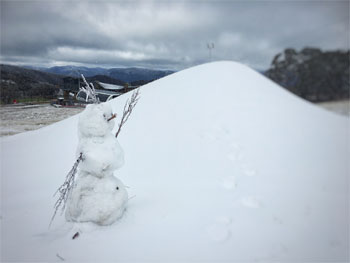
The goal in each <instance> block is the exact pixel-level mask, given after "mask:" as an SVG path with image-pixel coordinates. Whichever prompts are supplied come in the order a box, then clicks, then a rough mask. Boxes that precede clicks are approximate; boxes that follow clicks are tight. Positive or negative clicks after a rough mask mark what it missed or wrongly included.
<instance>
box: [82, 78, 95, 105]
mask: <svg viewBox="0 0 350 263" xmlns="http://www.w3.org/2000/svg"><path fill="white" fill-rule="evenodd" d="M81 78H82V79H83V81H84V84H85V87H80V90H82V91H84V92H85V94H86V102H87V101H88V100H89V98H90V99H91V100H92V101H93V103H100V100H99V99H98V97H97V96H96V90H95V87H94V85H93V84H92V83H91V82H90V84H89V83H88V82H87V81H86V79H85V77H84V75H83V74H81Z"/></svg>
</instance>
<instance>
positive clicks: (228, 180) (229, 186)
mask: <svg viewBox="0 0 350 263" xmlns="http://www.w3.org/2000/svg"><path fill="white" fill-rule="evenodd" d="M221 186H222V187H223V188H224V189H226V190H231V191H232V190H234V189H235V188H236V187H237V182H236V177H235V176H233V175H231V176H227V177H225V178H223V179H222V180H221Z"/></svg>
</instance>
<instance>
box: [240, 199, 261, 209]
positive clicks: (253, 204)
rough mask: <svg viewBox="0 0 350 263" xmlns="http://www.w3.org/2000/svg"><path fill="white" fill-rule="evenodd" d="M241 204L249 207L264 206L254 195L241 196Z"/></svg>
mask: <svg viewBox="0 0 350 263" xmlns="http://www.w3.org/2000/svg"><path fill="white" fill-rule="evenodd" d="M240 203H241V205H243V206H245V207H249V208H260V207H261V206H262V204H261V202H260V201H259V200H258V199H257V198H256V197H254V196H246V197H243V198H241V200H240Z"/></svg>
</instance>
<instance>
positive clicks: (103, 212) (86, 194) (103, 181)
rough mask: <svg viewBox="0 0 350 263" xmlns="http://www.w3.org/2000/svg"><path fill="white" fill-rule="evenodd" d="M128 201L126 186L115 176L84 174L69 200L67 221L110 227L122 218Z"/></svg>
mask: <svg viewBox="0 0 350 263" xmlns="http://www.w3.org/2000/svg"><path fill="white" fill-rule="evenodd" d="M127 201H128V193H127V191H126V189H125V186H124V185H123V183H122V182H121V181H120V180H119V179H117V178H115V177H114V176H113V175H109V176H106V177H103V178H97V177H95V176H92V175H89V174H82V175H80V176H79V178H78V180H77V183H76V186H75V188H74V189H73V191H72V194H71V196H70V198H69V200H68V203H67V208H66V220H67V221H73V222H93V223H95V224H98V225H110V224H112V223H114V222H115V221H116V220H118V219H119V218H120V217H122V215H123V213H124V211H125V208H126V204H127Z"/></svg>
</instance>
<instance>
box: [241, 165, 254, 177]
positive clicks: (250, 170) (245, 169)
mask: <svg viewBox="0 0 350 263" xmlns="http://www.w3.org/2000/svg"><path fill="white" fill-rule="evenodd" d="M241 169H242V171H243V174H244V175H245V176H248V177H250V176H255V175H256V174H257V171H256V170H255V169H253V168H251V167H249V166H248V165H246V164H242V166H241Z"/></svg>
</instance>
